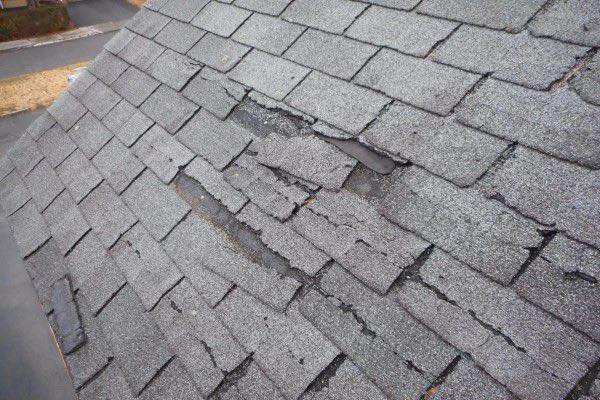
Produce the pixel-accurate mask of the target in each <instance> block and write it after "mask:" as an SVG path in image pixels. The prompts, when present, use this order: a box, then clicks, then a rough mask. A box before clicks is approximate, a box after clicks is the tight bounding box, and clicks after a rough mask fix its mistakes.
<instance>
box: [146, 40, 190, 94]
mask: <svg viewBox="0 0 600 400" xmlns="http://www.w3.org/2000/svg"><path fill="white" fill-rule="evenodd" d="M147 71H148V73H149V74H150V75H152V76H153V77H155V78H156V79H158V80H159V81H161V82H162V83H164V84H166V85H169V86H170V87H172V88H173V89H175V90H177V91H179V90H181V89H182V88H183V87H184V86H185V84H186V83H187V82H188V81H189V80H190V79H191V78H192V77H193V76H194V75H196V73H197V72H198V71H200V65H199V63H198V62H197V61H194V60H192V59H191V58H189V57H186V56H182V55H181V54H179V53H176V52H174V51H173V50H170V49H167V50H165V51H164V52H163V53H162V54H161V55H160V56H159V57H158V58H157V59H156V60H155V61H154V62H153V63H152V65H150V67H149V68H148V70H147Z"/></svg>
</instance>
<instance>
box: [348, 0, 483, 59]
mask: <svg viewBox="0 0 600 400" xmlns="http://www.w3.org/2000/svg"><path fill="white" fill-rule="evenodd" d="M457 26H458V23H456V22H451V21H445V20H441V19H437V18H431V17H428V16H425V15H419V14H415V13H408V12H404V11H396V10H390V9H388V8H383V7H376V6H375V7H371V8H369V9H368V10H367V11H366V12H365V13H364V14H362V15H361V16H360V18H358V20H357V21H356V22H355V23H354V24H352V26H351V27H350V29H348V31H347V32H346V34H347V35H348V36H350V37H352V38H355V39H359V40H361V41H363V42H369V43H373V44H375V45H378V46H386V47H391V48H393V49H396V50H399V51H401V52H403V53H408V54H412V55H415V56H419V57H423V56H425V55H427V53H428V52H429V51H430V50H431V49H432V48H433V46H434V45H435V44H436V43H438V42H439V41H441V40H443V39H444V38H446V37H447V36H448V35H450V33H451V32H452V31H453V30H454V29H455V28H456V27H457ZM465 50H466V51H470V50H471V49H470V48H469V49H465Z"/></svg>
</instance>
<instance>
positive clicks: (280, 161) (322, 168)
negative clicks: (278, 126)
mask: <svg viewBox="0 0 600 400" xmlns="http://www.w3.org/2000/svg"><path fill="white" fill-rule="evenodd" d="M258 162H260V163H261V164H264V165H267V166H269V167H273V168H278V169H282V170H284V171H286V172H289V173H290V174H292V175H295V176H297V177H299V178H302V179H306V180H307V181H310V182H314V183H316V184H318V185H319V186H323V187H325V188H328V189H339V188H341V187H342V185H343V183H344V181H345V180H346V178H347V177H348V175H349V174H350V172H352V169H353V168H354V167H355V166H356V162H357V161H356V160H355V159H352V158H350V157H349V156H347V155H346V154H345V153H342V152H341V151H339V150H338V149H337V147H335V146H333V145H331V144H329V143H327V142H325V141H323V140H321V139H319V138H317V137H315V136H305V137H293V138H285V137H283V136H281V135H278V134H276V133H273V134H271V135H269V137H268V138H267V139H266V140H264V141H263V142H261V143H260V145H259V151H258Z"/></svg>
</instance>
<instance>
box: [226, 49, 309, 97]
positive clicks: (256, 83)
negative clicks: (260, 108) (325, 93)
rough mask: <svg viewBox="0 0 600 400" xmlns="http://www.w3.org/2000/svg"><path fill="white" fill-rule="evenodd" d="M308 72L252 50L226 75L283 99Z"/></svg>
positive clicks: (298, 66)
mask: <svg viewBox="0 0 600 400" xmlns="http://www.w3.org/2000/svg"><path fill="white" fill-rule="evenodd" d="M309 72H310V70H309V69H307V68H305V67H302V66H300V65H297V64H294V63H292V62H290V61H287V60H284V59H281V58H277V57H275V56H272V55H270V54H267V53H263V52H261V51H258V50H253V51H252V52H250V54H248V55H247V56H246V57H244V59H243V60H242V62H240V63H239V64H238V65H237V66H236V67H235V68H234V69H233V71H231V72H230V73H229V74H228V75H229V77H231V79H233V80H236V81H238V82H240V83H243V84H244V85H247V86H251V87H253V88H254V89H256V90H258V91H259V92H262V93H264V94H266V95H267V96H270V97H272V98H274V99H276V100H283V98H284V97H285V96H286V95H287V94H288V93H289V92H291V91H292V89H294V87H296V85H297V84H298V83H300V81H302V79H304V77H305V76H306V75H307V74H308V73H309Z"/></svg>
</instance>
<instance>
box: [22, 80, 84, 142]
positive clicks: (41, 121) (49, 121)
mask: <svg viewBox="0 0 600 400" xmlns="http://www.w3.org/2000/svg"><path fill="white" fill-rule="evenodd" d="M84 72H85V71H84ZM82 75H83V73H82ZM87 75H90V74H89V73H87ZM80 77H81V75H80V76H79V77H78V78H77V79H76V80H75V81H74V82H73V83H72V84H71V86H70V87H69V88H72V87H73V85H75V82H77V81H79V80H80V79H79V78H80ZM71 93H72V92H71ZM54 124H56V120H55V119H54V117H52V115H50V113H49V112H48V111H44V112H43V113H42V115H40V116H39V117H37V118H36V119H35V120H34V121H33V122H32V123H31V125H29V126H28V127H27V129H26V132H27V133H28V134H29V135H30V136H31V138H32V139H33V140H38V139H39V138H40V137H41V136H42V135H43V134H44V133H45V132H46V131H47V130H48V129H50V128H51V127H52V126H53V125H54Z"/></svg>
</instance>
